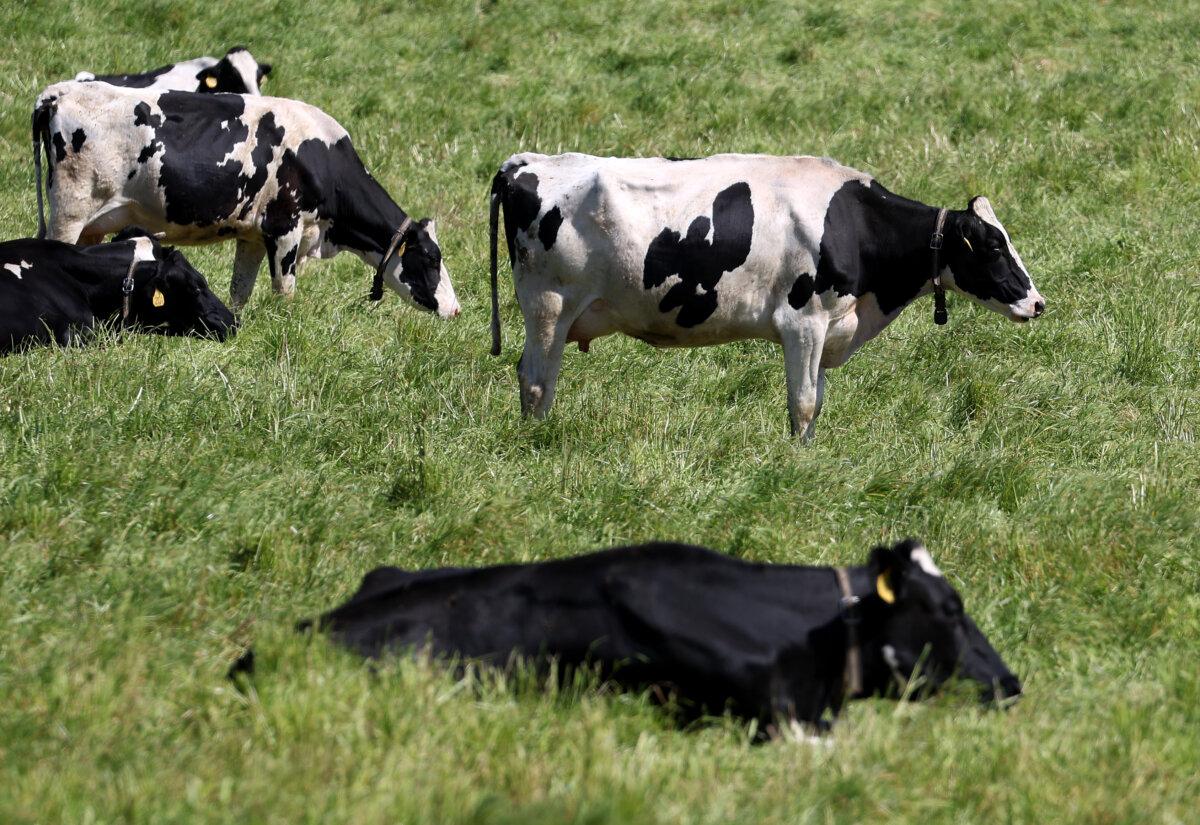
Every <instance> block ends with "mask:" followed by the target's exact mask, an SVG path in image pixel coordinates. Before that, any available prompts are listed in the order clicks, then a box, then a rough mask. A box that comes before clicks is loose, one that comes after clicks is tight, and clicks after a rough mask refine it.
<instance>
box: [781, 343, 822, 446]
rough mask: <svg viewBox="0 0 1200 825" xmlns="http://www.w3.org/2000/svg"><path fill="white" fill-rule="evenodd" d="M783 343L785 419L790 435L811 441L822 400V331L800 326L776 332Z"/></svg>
mask: <svg viewBox="0 0 1200 825" xmlns="http://www.w3.org/2000/svg"><path fill="white" fill-rule="evenodd" d="M780 339H781V341H782V342H783V364H784V371H785V373H786V375H787V395H788V418H789V419H790V421H791V425H792V435H793V436H797V435H803V437H804V440H805V441H806V442H807V441H811V440H812V438H813V433H814V427H815V424H816V420H817V413H818V412H820V409H821V402H822V401H823V400H824V392H823V390H824V378H825V375H824V370H822V369H821V350H822V349H823V348H824V346H825V330H824V327H823V326H821V327H818V326H817V325H815V324H803V325H800V326H797V327H795V328H790V329H785V330H780Z"/></svg>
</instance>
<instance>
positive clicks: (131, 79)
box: [93, 63, 177, 89]
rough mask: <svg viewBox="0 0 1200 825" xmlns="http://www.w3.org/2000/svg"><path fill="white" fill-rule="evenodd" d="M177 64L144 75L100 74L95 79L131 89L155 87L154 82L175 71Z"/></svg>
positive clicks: (161, 67)
mask: <svg viewBox="0 0 1200 825" xmlns="http://www.w3.org/2000/svg"><path fill="white" fill-rule="evenodd" d="M176 65H177V64H175V63H170V64H168V65H166V66H160V67H158V68H157V69H154V70H152V71H149V72H143V73H142V74H98V75H96V76H95V78H93V80H94V81H95V82H99V83H107V84H109V85H110V86H125V87H127V88H130V89H144V88H146V87H147V86H152V85H154V81H155V80H157V79H158V78H159V77H161V76H162V75H164V74H166V73H167V72H169V71H171V69H174V68H175V66H176Z"/></svg>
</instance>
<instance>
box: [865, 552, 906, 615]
mask: <svg viewBox="0 0 1200 825" xmlns="http://www.w3.org/2000/svg"><path fill="white" fill-rule="evenodd" d="M906 544H907V543H906V542H901V543H900V544H897V545H896V546H895V547H885V546H882V545H881V546H879V547H876V548H874V549H873V550H872V551H871V558H870V561H868V562H867V567H868V569H869V571H870V573H871V580H872V581H873V582H874V583H875V595H876V596H878V597H879V598H880V599H881V600H882V601H884V602H885V603H887V604H895V603H896V601H897V599H898V598H899V597H900V596H902V595H903V593H904V578H905V575H906V574H907V572H908V567H909V565H910V564H911V559H910V558H909V555H908V553H907V552H903V550H904V548H905V546H906Z"/></svg>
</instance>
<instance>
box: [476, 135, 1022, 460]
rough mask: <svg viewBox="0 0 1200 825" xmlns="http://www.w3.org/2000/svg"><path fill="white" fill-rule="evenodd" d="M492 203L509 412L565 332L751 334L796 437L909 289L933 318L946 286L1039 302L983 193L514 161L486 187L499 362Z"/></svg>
mask: <svg viewBox="0 0 1200 825" xmlns="http://www.w3.org/2000/svg"><path fill="white" fill-rule="evenodd" d="M501 207H503V210H504V234H505V237H506V239H507V241H508V253H509V260H510V262H511V263H512V269H513V281H514V282H515V285H516V292H517V301H518V303H519V304H520V306H521V312H522V314H523V315H524V317H525V350H524V352H523V353H522V355H521V361H520V365H519V366H518V374H519V378H520V385H521V410H522V412H523V413H524V414H526V415H529V414H532V415H534V416H537V417H539V418H540V417H542V416H544V415H545V414H546V413H547V412H548V411H549V410H550V406H551V404H553V402H554V387H555V383H556V381H557V379H558V373H559V369H560V367H561V365H562V355H563V349H564V347H565V346H566V344H567V343H568V342H571V341H575V342H578V344H579V348H580V349H581V350H583V351H584V352H587V350H588V346H589V344H590V343H591V341H592V340H593V339H595V338H599V337H601V336H604V335H609V334H610V333H613V332H623V333H625V334H626V335H631V336H633V337H635V338H638V339H641V340H642V341H645V342H646V343H648V344H651V345H652V346H655V347H696V346H707V345H710V344H721V343H725V342H728V341H736V340H740V339H746V338H763V339H766V340H768V341H775V342H777V343H779V344H782V345H783V354H784V363H785V367H786V372H787V390H788V412H789V414H790V417H791V424H792V432H793V433H794V434H795V433H804V434H805V436H806V437H809V438H811V436H812V433H813V422H814V421H815V420H816V417H817V415H818V414H819V413H820V410H821V401H822V397H823V394H824V390H825V370H826V369H829V368H832V367H837V366H841V365H842V364H844V363H845V362H846V361H847V359H849V358H850V356H851V355H853V354H854V352H855V350H857V349H858V348H859V347H861V346H862V345H863V344H864V343H866V342H867V341H869V340H870V339H871V338H873V337H874V336H875V335H877V334H878V333H879V332H880V331H881V330H882V329H883V328H884V327H886V326H887V325H888V324H889V323H891V322H892V321H893V320H894V319H895V318H896V316H897V315H898V314H899V313H900V311H901V310H902V309H904V307H905V306H906V305H908V304H909V303H911V302H912V301H913V300H914V299H916V298H918V297H920V296H922V295H925V294H928V293H929V292H931V291H932V292H935V294H936V297H937V299H938V302H937V308H938V313H937V316H936V320H937V321H938V322H939V323H943V322H944V321H945V308H944V303H943V301H944V296H943V289H944V288H945V287H947V286H948V287H950V288H952V289H954V290H956V291H958V292H961V293H963V294H964V295H966V296H968V297H970V298H972V299H973V300H975V301H977V302H979V303H981V304H983V305H984V306H986V307H989V308H991V309H994V310H996V311H997V312H1000V313H1003V314H1006V315H1008V316H1009V317H1010V318H1012V319H1013V320H1016V321H1025V320H1028V319H1030V318H1036V317H1037V316H1038V315H1040V314H1041V313H1042V310H1043V309H1044V306H1045V305H1044V303H1043V301H1042V296H1041V295H1039V294H1038V291H1037V290H1036V289H1035V288H1034V286H1033V283H1032V281H1031V280H1030V278H1029V274H1028V272H1027V271H1026V270H1025V265H1024V264H1023V263H1022V262H1021V258H1020V256H1019V255H1018V254H1017V251H1016V250H1015V249H1014V248H1013V246H1012V243H1011V242H1010V241H1009V239H1008V233H1007V232H1005V230H1004V227H1003V226H1001V225H1000V221H999V220H998V219H997V218H996V214H995V212H993V211H992V207H991V204H989V203H988V201H987V199H986V198H982V197H976V198H972V199H971V201H970V202H969V203H968V204H967V208H966V209H965V210H963V211H961V212H960V211H952V210H946V209H940V210H939V209H937V208H935V207H932V206H925V205H924V204H921V203H917V202H916V201H911V200H908V199H906V198H902V197H899V196H897V195H894V194H892V193H891V192H889V191H888V190H886V189H884V188H883V187H882V186H880V185H879V184H878V183H876V182H875V181H874V180H873V179H872V178H871V177H870V176H869V175H866V174H864V173H862V172H857V171H855V170H853V169H849V168H847V167H845V166H840V165H839V164H837V163H834V162H833V161H831V160H828V159H822V158H812V157H768V156H763V155H717V156H714V157H710V158H703V159H696V160H668V159H665V158H639V159H627V158H597V157H592V156H590V155H581V154H566V155H558V156H554V157H549V156H546V155H538V154H521V155H514V156H513V157H511V158H509V159H508V160H507V161H505V163H504V164H503V165H502V166H501V167H500V171H499V172H498V173H497V174H496V176H495V179H494V180H493V183H492V206H491V213H492V214H491V233H492V354H493V355H498V354H499V353H500V323H499V307H498V299H497V291H496V290H497V287H496V269H497V267H496V257H497V256H496V232H497V224H498V216H499V210H500V209H501ZM943 237H944V238H945V239H946V240H945V246H944V248H943V246H942V244H943Z"/></svg>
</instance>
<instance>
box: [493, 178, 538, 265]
mask: <svg viewBox="0 0 1200 825" xmlns="http://www.w3.org/2000/svg"><path fill="white" fill-rule="evenodd" d="M523 166H524V164H520V165H518V166H514V167H512V168H511V169H508V170H506V171H505V172H504V173H503V179H504V191H503V194H502V196H501V197H502V199H503V202H504V237H505V239H506V240H507V241H508V259H509V263H510V264H516V236H517V230H518V229H519V230H521V231H522V232H528V231H529V227H530V226H532V225H533V222H534V221H535V220H537V216H538V212H540V211H541V210H542V199H541V197H540V196H539V195H538V191H537V190H538V176H537V175H535V174H534V173H533V172H525V173H524V174H520V172H521V168H522V167H523Z"/></svg>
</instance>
